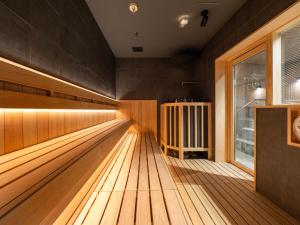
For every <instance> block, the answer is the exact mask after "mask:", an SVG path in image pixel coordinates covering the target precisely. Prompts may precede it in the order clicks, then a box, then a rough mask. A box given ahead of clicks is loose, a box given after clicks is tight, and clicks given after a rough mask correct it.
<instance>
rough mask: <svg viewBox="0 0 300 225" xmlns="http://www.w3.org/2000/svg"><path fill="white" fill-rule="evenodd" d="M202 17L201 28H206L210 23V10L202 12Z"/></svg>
mask: <svg viewBox="0 0 300 225" xmlns="http://www.w3.org/2000/svg"><path fill="white" fill-rule="evenodd" d="M201 17H202V19H201V27H205V26H206V24H207V21H208V10H207V9H204V10H202V12H201Z"/></svg>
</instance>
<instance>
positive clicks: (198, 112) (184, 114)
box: [160, 102, 211, 159]
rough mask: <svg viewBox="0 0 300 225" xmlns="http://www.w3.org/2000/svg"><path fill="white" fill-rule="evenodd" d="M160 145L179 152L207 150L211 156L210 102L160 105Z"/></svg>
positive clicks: (166, 151)
mask: <svg viewBox="0 0 300 225" xmlns="http://www.w3.org/2000/svg"><path fill="white" fill-rule="evenodd" d="M160 111H161V145H162V147H163V149H164V151H165V154H167V153H168V150H169V149H172V150H176V151H178V152H179V158H180V159H183V158H184V152H189V151H193V152H195V151H207V152H208V158H209V159H210V158H211V103H207V102H178V103H165V104H162V105H161V108H160Z"/></svg>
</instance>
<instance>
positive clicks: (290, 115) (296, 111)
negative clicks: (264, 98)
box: [287, 106, 300, 148]
mask: <svg viewBox="0 0 300 225" xmlns="http://www.w3.org/2000/svg"><path fill="white" fill-rule="evenodd" d="M297 116H300V106H289V107H288V111H287V144H288V145H291V146H294V147H298V148H300V142H299V141H298V140H296V138H295V136H294V134H293V121H294V120H295V118H296V117H297Z"/></svg>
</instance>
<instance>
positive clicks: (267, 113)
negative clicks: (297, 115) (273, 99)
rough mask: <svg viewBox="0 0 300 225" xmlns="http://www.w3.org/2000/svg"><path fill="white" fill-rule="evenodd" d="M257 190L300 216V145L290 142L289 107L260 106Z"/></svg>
mask: <svg viewBox="0 0 300 225" xmlns="http://www.w3.org/2000/svg"><path fill="white" fill-rule="evenodd" d="M256 118H257V119H256V128H257V130H256V158H257V159H256V174H257V180H256V184H257V191H258V192H260V193H262V194H263V195H265V196H267V197H268V198H270V199H271V200H272V201H273V202H275V203H276V204H277V205H279V206H280V207H282V208H283V209H285V210H286V211H287V212H289V213H290V214H291V215H293V216H294V217H296V218H298V219H299V220H300V169H299V167H300V149H299V148H296V147H292V146H289V145H287V109H279V108H277V109H257V113H256Z"/></svg>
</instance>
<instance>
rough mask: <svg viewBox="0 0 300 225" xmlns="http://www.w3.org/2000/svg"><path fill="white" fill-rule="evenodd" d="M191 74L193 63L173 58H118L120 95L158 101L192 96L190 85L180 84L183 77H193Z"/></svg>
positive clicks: (118, 95) (118, 88) (120, 97)
mask: <svg viewBox="0 0 300 225" xmlns="http://www.w3.org/2000/svg"><path fill="white" fill-rule="evenodd" d="M192 76H193V65H192V64H188V65H178V64H174V63H173V62H172V60H171V59H165V58H161V59H157V58H156V59H151V58H149V59H128V58H127V59H117V62H116V85H117V98H118V99H157V100H159V101H174V100H175V99H176V98H178V97H182V98H192V95H191V88H190V87H182V86H181V82H182V81H190V80H192Z"/></svg>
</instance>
